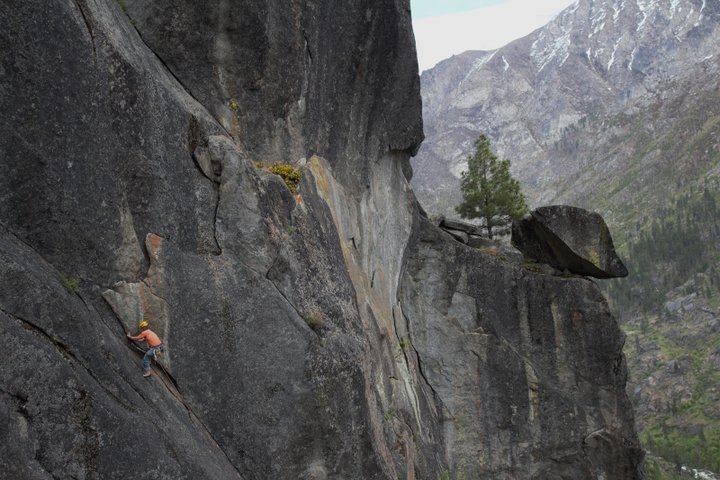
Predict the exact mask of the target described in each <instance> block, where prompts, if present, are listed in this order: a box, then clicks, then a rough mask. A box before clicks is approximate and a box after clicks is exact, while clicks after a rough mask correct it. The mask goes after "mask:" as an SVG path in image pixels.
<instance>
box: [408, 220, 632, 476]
mask: <svg viewBox="0 0 720 480" xmlns="http://www.w3.org/2000/svg"><path fill="white" fill-rule="evenodd" d="M406 255H407V262H406V268H407V270H406V275H405V276H404V277H403V283H402V289H401V305H402V307H403V312H404V314H405V320H406V322H407V339H408V344H411V345H412V349H411V350H412V353H413V355H416V356H417V358H418V361H419V364H420V365H422V371H423V375H424V378H425V380H426V381H427V382H428V384H429V385H430V386H431V388H432V390H433V392H434V393H435V395H436V398H438V399H439V400H441V402H442V428H443V433H444V438H445V444H444V448H445V449H446V450H445V451H446V454H447V455H448V462H449V465H450V469H451V471H453V472H464V474H465V475H466V478H492V479H514V478H525V479H537V480H541V479H578V478H592V479H596V478H608V479H609V478H618V479H620V478H623V479H624V478H638V477H637V469H638V463H639V459H640V458H641V452H640V447H639V444H638V442H637V439H636V437H635V433H634V430H633V428H632V413H631V407H630V405H629V401H628V399H627V397H626V395H625V393H624V389H625V381H626V377H627V372H626V365H625V358H624V355H623V354H622V347H623V344H624V334H623V333H622V332H621V331H620V329H619V327H618V325H617V323H616V322H615V320H614V319H613V317H612V315H611V314H610V312H609V309H608V306H607V303H606V302H605V299H604V298H603V296H602V294H601V293H600V291H599V289H598V288H597V286H596V285H595V284H594V283H592V282H590V281H588V280H585V279H580V278H569V279H565V278H560V277H553V276H550V275H544V274H538V273H534V272H531V271H528V270H525V269H523V268H521V267H519V266H513V265H511V264H508V263H506V262H505V261H503V260H500V259H498V258H496V257H493V256H489V255H483V254H481V253H479V252H478V251H477V250H475V249H472V248H468V247H466V246H464V245H461V244H460V243H458V242H455V241H452V240H448V238H447V236H446V235H445V234H444V233H442V232H441V231H440V230H438V229H436V228H434V227H433V226H432V225H430V224H429V223H428V222H426V221H424V220H423V221H421V222H420V225H419V226H418V228H417V229H416V230H415V233H414V235H413V237H412V239H411V242H410V244H409V246H408V249H407V251H406Z"/></svg>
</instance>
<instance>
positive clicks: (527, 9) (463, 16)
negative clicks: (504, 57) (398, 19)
mask: <svg viewBox="0 0 720 480" xmlns="http://www.w3.org/2000/svg"><path fill="white" fill-rule="evenodd" d="M430 1H432V2H433V7H434V8H433V10H434V11H433V14H435V16H427V14H426V13H425V11H426V10H427V3H428V2H430ZM459 3H460V2H458V1H457V0H411V4H412V10H413V18H416V20H413V29H414V30H415V43H416V45H417V51H418V62H419V64H420V71H423V70H427V69H428V68H432V67H433V66H435V64H436V63H438V62H439V61H441V60H444V59H446V58H449V57H451V56H453V55H455V54H458V53H462V52H465V51H467V50H494V49H496V48H500V47H502V46H503V45H506V44H508V43H510V42H511V41H512V40H515V39H517V38H522V37H524V36H525V35H527V34H529V33H530V32H532V31H533V30H535V29H537V28H539V27H541V26H543V25H545V24H546V23H548V22H549V21H550V20H551V19H552V18H553V17H554V16H555V15H557V14H558V13H559V12H560V11H562V10H563V9H565V8H566V7H568V6H569V5H571V4H572V3H574V0H494V1H493V2H488V0H475V5H474V6H473V5H472V3H473V2H472V1H468V0H465V1H463V2H461V3H462V4H463V7H462V8H466V9H467V8H472V9H471V10H466V11H461V12H458V11H457V10H459V9H460V8H461V7H460V6H459ZM488 3H490V5H488ZM438 5H447V7H448V10H447V11H449V12H451V13H444V14H442V13H441V14H440V15H437V13H440V12H438V10H439V9H441V7H438ZM453 10H454V11H453ZM416 13H417V15H416Z"/></svg>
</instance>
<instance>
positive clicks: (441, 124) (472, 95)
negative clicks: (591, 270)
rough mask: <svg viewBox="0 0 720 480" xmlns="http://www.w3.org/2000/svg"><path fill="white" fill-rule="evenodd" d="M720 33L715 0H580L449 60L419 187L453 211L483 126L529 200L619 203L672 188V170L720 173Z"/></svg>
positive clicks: (683, 177)
mask: <svg viewBox="0 0 720 480" xmlns="http://www.w3.org/2000/svg"><path fill="white" fill-rule="evenodd" d="M719 42H720V5H718V3H717V2H707V1H704V0H636V1H631V0H605V1H592V0H579V1H578V2H576V3H575V4H574V5H572V6H570V7H569V8H568V9H566V10H565V11H563V12H562V13H561V14H559V15H558V16H557V17H556V18H555V19H554V20H553V21H552V22H551V23H549V24H548V25H546V26H545V27H543V28H541V29H539V30H537V31H535V32H533V33H532V34H530V35H529V36H527V37H525V38H522V39H519V40H517V41H515V42H512V43H510V44H509V45H507V46H505V47H502V48H500V49H498V50H495V51H490V52H483V51H471V52H466V53H464V54H461V55H458V56H454V57H452V58H450V59H448V60H445V61H444V62H441V63H440V64H438V65H437V66H436V67H435V68H433V69H431V70H428V71H426V72H423V75H422V92H423V93H422V94H423V116H424V120H425V129H426V137H427V138H426V141H425V142H424V144H423V147H422V149H421V150H420V152H419V154H418V156H417V158H416V159H415V160H414V163H413V165H414V167H415V178H414V181H413V185H414V187H415V190H416V192H417V195H418V198H420V200H421V202H422V203H423V205H424V206H425V207H426V208H427V209H428V210H429V211H432V212H452V208H453V206H454V205H456V204H457V203H458V202H459V198H460V194H459V188H458V187H457V186H458V185H459V183H458V180H457V178H458V177H459V172H460V171H461V170H462V169H463V168H464V167H465V164H466V157H467V155H468V154H469V152H470V150H471V146H472V142H473V141H474V140H475V139H476V138H477V135H478V133H480V132H482V133H485V134H486V135H488V137H489V138H490V139H491V140H492V142H493V145H494V146H495V147H496V148H497V152H498V154H499V156H503V157H507V158H510V159H511V161H512V162H513V173H514V174H515V175H516V177H517V178H518V179H519V180H520V181H521V183H522V185H523V188H524V190H525V192H526V193H527V195H528V197H529V200H530V203H531V206H537V205H540V204H547V203H558V202H572V203H574V204H580V205H581V206H585V207H590V208H595V209H599V210H602V212H603V213H604V214H611V213H614V211H615V209H617V208H622V207H623V205H624V204H627V203H631V202H633V201H637V200H639V201H643V199H644V198H645V197H646V196H647V195H651V196H657V195H658V193H657V191H663V192H665V191H666V190H664V189H660V188H658V189H657V190H656V191H654V190H653V189H652V188H651V187H653V186H656V183H655V182H656V181H657V180H658V179H662V181H663V182H665V181H667V177H668V175H663V173H665V172H666V171H668V170H672V171H674V172H675V175H672V177H673V178H672V179H673V180H675V181H677V182H682V181H693V180H695V179H697V178H698V177H699V176H701V175H704V174H705V173H707V172H708V171H713V172H716V173H717V171H716V168H715V167H716V166H717V163H718V158H719V157H720V147H719V145H720V137H718V134H717V121H718V118H717V112H718V109H717V108H714V106H716V105H717V104H718V103H717V102H718V80H717V79H718V70H719V69H720V67H719V63H720V52H719V51H718V48H717V45H718V43H719ZM688 150H691V151H688ZM678 157H681V158H678ZM716 173H715V174H716ZM664 186H665V185H663V187H664ZM672 188H673V189H675V188H676V187H675V185H672ZM599 202H602V203H600V204H599ZM610 220H611V223H612V222H615V219H614V218H611V219H610ZM614 225H617V226H620V227H623V226H624V225H622V224H621V223H619V222H616V223H614Z"/></svg>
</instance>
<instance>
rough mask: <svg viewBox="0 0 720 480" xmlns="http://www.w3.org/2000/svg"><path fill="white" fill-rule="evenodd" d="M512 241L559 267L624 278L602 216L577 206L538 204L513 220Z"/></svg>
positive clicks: (600, 275) (620, 262) (584, 272)
mask: <svg viewBox="0 0 720 480" xmlns="http://www.w3.org/2000/svg"><path fill="white" fill-rule="evenodd" d="M512 244H513V245H514V246H515V247H516V248H518V249H519V250H520V251H521V252H523V253H524V254H525V255H526V256H527V257H529V258H531V259H533V260H536V261H538V262H542V263H547V264H548V265H552V266H553V267H555V268H557V269H559V270H568V271H570V272H572V273H576V274H578V275H587V276H591V277H596V278H613V277H626V276H627V274H628V271H627V268H625V265H624V264H623V263H622V260H620V258H619V257H618V256H617V254H616V253H615V246H614V245H613V241H612V236H611V235H610V230H609V229H608V227H607V225H606V224H605V220H603V218H602V216H600V214H599V213H596V212H589V211H587V210H585V209H582V208H578V207H571V206H568V205H552V206H548V207H540V208H537V209H535V210H533V211H532V212H530V213H529V214H528V215H526V216H525V217H524V218H521V219H520V220H515V221H513V225H512Z"/></svg>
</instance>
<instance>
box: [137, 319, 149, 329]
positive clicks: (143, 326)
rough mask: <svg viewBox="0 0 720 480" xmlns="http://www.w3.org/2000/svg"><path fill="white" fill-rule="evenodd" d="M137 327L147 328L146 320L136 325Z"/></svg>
mask: <svg viewBox="0 0 720 480" xmlns="http://www.w3.org/2000/svg"><path fill="white" fill-rule="evenodd" d="M138 326H139V327H140V328H145V327H147V326H148V322H147V320H142V321H141V322H140V323H139V324H138Z"/></svg>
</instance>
